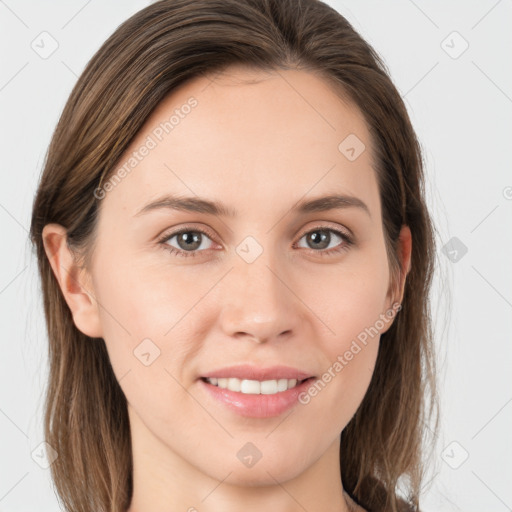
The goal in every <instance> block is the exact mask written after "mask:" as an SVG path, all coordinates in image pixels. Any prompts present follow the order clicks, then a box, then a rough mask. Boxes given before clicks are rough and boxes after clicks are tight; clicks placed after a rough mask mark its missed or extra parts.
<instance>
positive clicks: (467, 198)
mask: <svg viewBox="0 0 512 512" xmlns="http://www.w3.org/2000/svg"><path fill="white" fill-rule="evenodd" d="M149 3H150V2H148V1H145V2H144V1H142V0H128V1H122V2H121V1H103V2H100V1H99V0H88V1H87V0H67V1H64V0H58V1H57V0H51V1H45V2H36V1H34V0H32V1H28V0H20V1H16V0H5V1H3V0H0V47H1V66H0V112H1V117H0V120H1V122H0V130H1V132H0V148H1V153H0V155H1V173H2V174H1V187H0V225H1V235H2V245H1V247H2V249H1V251H0V257H1V264H0V312H1V328H2V339H1V353H0V375H1V386H0V512H33V511H36V510H37V511H39V512H54V511H58V510H59V506H58V502H57V499H56V497H55V494H54V491H53V489H52V483H51V480H50V478H49V471H50V470H49V469H48V468H47V467H45V462H44V461H45V457H44V456H43V451H42V450H41V443H42V442H43V441H44V439H43V434H42V397H43V393H44V388H45V384H46V377H47V365H46V349H47V340H46V333H45V324H44V316H43V312H42V304H41V298H40V291H39V290H40V288H39V280H38V276H37V272H36V270H37V269H36V260H35V257H34V254H33V252H32V249H31V247H30V245H29V243H28V236H27V235H28V228H29V222H30V214H31V207H32V200H33V196H34V192H35V189H36V186H37V181H38V177H39V174H40V172H41V169H42V166H43V163H44V158H45V154H46V150H47V146H48V143H49V141H50V138H51V134H52V132H53V129H54V127H55V125H56V122H57V120H58V118H59V116H60V113H61V111H62V108H63V107H64V104H65V101H66V100H67V97H68V95H69V93H70V92H71V89H72V87H73V85H74V83H75V82H76V80H77V78H78V76H79V75H80V73H81V72H82V70H83V68H84V67H85V65H86V63H87V61H88V60H89V59H90V58H91V57H92V55H93V54H94V52H95V51H96V50H97V49H98V48H99V47H100V46H101V44H102V43H103V42H104V40H105V39H106V38H107V37H108V36H109V35H110V34H111V33H112V32H113V31H114V30H115V29H116V27H117V26H118V25H119V24H120V23H121V22H122V21H124V20H125V19H127V18H128V17H129V16H131V15H132V14H134V13H135V12H136V11H138V10H139V9H141V8H143V7H145V6H147V5H148V4H149ZM327 3H328V4H329V5H331V6H333V7H334V8H336V9H337V10H338V11H339V12H341V13H342V14H343V15H344V16H345V17H346V18H347V19H348V20H349V21H350V22H351V23H352V24H353V25H354V27H355V28H356V30H358V31H359V32H360V33H361V35H362V36H363V37H364V38H366V40H367V41H368V42H369V43H370V44H372V45H373V46H374V48H375V49H376V50H377V51H378V53H379V54H380V55H381V56H382V57H383V59H384V61H385V62H386V64H387V66H388V68H389V71H390V73H391V76H392V78H393V80H394V82H395V84H396V86H397V87H398V89H399V90H400V92H401V94H402V96H403V97H404V98H405V101H406V105H407V108H408V110H409V113H410V116H411V119H412V122H413V124H414V126H415V129H416V131H417V134H418V136H419V139H420V141H421V144H422V147H423V149H424V154H425V161H426V170H427V193H428V201H429V205H430V207H431V210H432V214H433V216H434V221H435V223H436V225H437V230H438V235H437V238H438V245H439V251H438V268H439V271H438V274H437V277H436V282H435V285H434V290H433V297H432V298H433V306H434V307H433V312H434V320H435V324H436V345H437V347H438V354H439V358H438V359H439V371H440V372H439V380H440V393H441V431H440V434H439V436H438V437H437V439H436V445H435V449H434V456H433V464H432V466H431V468H432V469H431V471H430V477H429V479H428V480H430V483H429V482H428V481H427V482H426V484H428V485H426V486H425V489H424V497H423V507H422V508H423V510H424V511H425V512H451V511H459V510H460V511H465V512H481V511H486V512H502V511H506V510H512V486H511V485H510V483H511V482H512V463H511V460H512V440H511V436H510V432H512V428H511V427H512V385H511V378H510V377H511V373H512V372H511V362H512V357H511V356H512V344H511V334H512V322H511V319H512V314H511V313H512V272H511V271H510V267H511V263H512V171H511V169H512V168H511V163H512V157H511V153H510V147H511V142H512V140H511V137H512V73H511V70H512V67H511V65H510V64H511V49H512V31H511V30H510V23H511V21H512V2H511V0H498V1H497V0H482V1H467V0H451V1H449V2H446V1H436V2H427V1H423V0H415V1H412V0H396V1H393V2H391V1H389V0H388V1H377V0H374V1H369V0H365V1H361V0H359V1H356V0H347V1H341V0H339V1H334V0H330V1H328V2H327ZM42 33H43V34H42ZM41 38H45V45H44V46H45V48H46V51H48V52H49V51H51V50H54V51H53V53H52V54H51V55H44V52H43V50H42V49H41V47H42V44H41V43H40V41H41ZM38 41H39V43H38ZM38 45H39V47H38ZM52 45H53V46H54V47H55V49H54V48H53V47H52ZM55 45H58V46H55ZM42 53H43V54H42ZM425 428H426V429H427V428H428V426H425Z"/></svg>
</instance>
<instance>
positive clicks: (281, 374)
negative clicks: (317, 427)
mask: <svg viewBox="0 0 512 512" xmlns="http://www.w3.org/2000/svg"><path fill="white" fill-rule="evenodd" d="M202 377H203V378H206V379H211V378H230V377H232V378H236V379H240V380H260V381H264V380H278V379H297V380H304V379H308V378H309V377H313V375H312V374H311V373H308V372H305V371H302V370H299V369H297V368H293V367H291V366H281V365H279V366H269V367H267V368H261V367H258V366H254V365H250V364H243V365H237V366H228V367H226V368H219V369H218V370H212V371H211V372H208V373H205V374H204V375H202Z"/></svg>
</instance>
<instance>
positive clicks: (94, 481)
mask: <svg viewBox="0 0 512 512" xmlns="http://www.w3.org/2000/svg"><path fill="white" fill-rule="evenodd" d="M31 237H32V241H33V243H34V245H35V246H36V248H37V257H38V262H39V270H40V274H41V278H42V285H43V297H44V307H45V314H46V321H47V326H48V335H49V356H50V376H49V386H48V390H47V397H46V409H45V436H46V441H47V442H48V443H49V444H50V445H51V446H52V448H53V449H55V450H56V452H57V453H58V457H57V458H56V460H55V461H54V462H53V464H52V466H51V471H52V477H53V480H54V482H55V485H56V488H57V491H58V494H59V496H60V498H61V499H62V501H63V504H64V506H65V508H66V510H69V511H71V510H73V511H92V510H94V511H116V512H117V511H123V512H126V511H128V512H140V511H142V510H154V511H160V510H189V511H193V510H197V511H203V510H204V511H216V510H224V511H230V510H241V509H243V510H246V511H247V510H249V511H250V510H256V509H258V510H261V508H262V507H267V508H269V509H271V510H275V511H281V510H282V511H284V510H286V511H288V510H308V511H310V512H314V511H317V510H340V511H349V510H367V511H394V512H396V511H398V510H418V507H419V497H420V487H421V482H422V476H423V473H424V468H425V459H424V455H425V453H424V447H423V446H422V436H423V429H424V422H425V421H427V420H428V419H429V417H430V416H431V415H432V412H433V409H434V406H436V405H437V403H436V392H435V378H434V377H435V370H434V355H433V344H432V334H431V325H430V309H429V308H430V306H429V290H430V283H431V279H432V272H433V258H434V254H435V248H434V237H433V226H432V223H431V220H430V217H429V213H428V211H427V208H426V205H425V199H424V189H423V170H422V160H421V153H420V148H419V144H418V142H417V139H416V136H415V134H414V131H413V128H412V126H411V123H410V120H409V117H408V115H407V112H406V109H405V106H404V104H403V101H402V100H401V98H400V96H399V94H398V93H397V91H396V88H395V87H394V86H393V84H392V83H391V81H390V78H389V76H388V74H387V72H386V70H385V67H384V65H383V63H382V62H381V61H380V59H379V57H378V56H377V55H376V53H375V52H374V51H373V50H372V48H371V47H370V46H369V45H368V44H367V43H366V42H365V41H364V40H363V39H362V38H361V37H360V36H359V35H358V34H357V33H356V32H355V31H354V30H353V28H352V27H351V26H350V24H349V23H348V22H347V21H346V20H345V19H344V18H343V17H342V16H341V15H340V14H339V13H337V12H336V11H335V10H333V9H332V8H330V7H329V6H327V5H326V4H324V3H322V2H319V1H316V0H300V1H298V0H244V1H238V0H237V1H233V0H199V1H191V0H162V1H159V2H156V3H154V4H153V5H151V6H149V7H147V8H145V9H143V10H141V11H140V12H138V13H136V14H135V15H134V16H132V17H131V18H130V19H128V20H127V21H126V22H124V23H123V24H122V25H121V26H120V27H119V28H118V29H117V30H116V31H115V32H114V34H113V35H112V36H111V37H110V38H109V39H108V40H107V41H106V42H105V44H104V45H103V46H102V47H101V48H100V50H99V51H98V52H97V53H96V55H95V56H94V57H93V58H92V59H91V61H90V62H89V64H88V65H87V67H86V69H85V71H84V72H83V74H82V76H81V77H80V79H79V80H78V83H77V84H76V86H75V88H74V90H73V91H72V93H71V96H70V98H69V100H68V102H67V104H66V106H65V108H64V111H63V113H62V116H61V119H60V121H59V123H58V126H57V128H56V131H55V133H54V136H53V139H52V141H51V145H50V148H49V152H48V155H47V160H46V163H45V168H44V171H43V175H42V178H41V182H40V184H39V189H38V191H37V195H36V198H35V202H34V207H33V216H32V225H31ZM316 244H319V245H316ZM162 249H163V250H162ZM428 405H430V407H428Z"/></svg>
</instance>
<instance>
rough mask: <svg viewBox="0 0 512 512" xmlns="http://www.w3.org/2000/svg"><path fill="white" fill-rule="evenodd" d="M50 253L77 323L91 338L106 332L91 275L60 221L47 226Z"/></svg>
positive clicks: (54, 270)
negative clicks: (69, 241) (68, 239)
mask: <svg viewBox="0 0 512 512" xmlns="http://www.w3.org/2000/svg"><path fill="white" fill-rule="evenodd" d="M42 236H43V244H44V249H45V252H46V256H47V258H48V260H49V262H50V265H51V267H52V270H53V273H54V275H55V277H56V279H57V281H58V283H59V286H60V289H61V291H62V294H63V296H64V299H65V300H66V303H67V305H68V307H69V309H70V310H71V314H72V315H73V322H74V323H75V325H76V327H77V328H78V329H79V330H80V331H81V332H83V333H84V334H85V335H87V336H90V337H91V338H101V337H102V336H103V333H102V329H101V323H100V315H99V308H98V306H99V305H98V303H97V301H96V299H95V298H94V295H93V294H92V286H91V278H90V274H89V273H88V272H87V270H86V269H84V268H82V267H81V266H80V265H79V264H78V262H77V261H76V256H75V255H74V254H73V252H72V251H71V250H70V249H69V247H68V246H67V242H66V241H67V233H66V229H65V228H64V227H63V226H61V225H59V224H47V225H46V226H45V227H44V228H43V233H42Z"/></svg>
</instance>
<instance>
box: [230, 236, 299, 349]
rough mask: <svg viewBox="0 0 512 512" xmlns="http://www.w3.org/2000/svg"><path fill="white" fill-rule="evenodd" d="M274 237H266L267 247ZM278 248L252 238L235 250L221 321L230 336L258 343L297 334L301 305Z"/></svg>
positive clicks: (241, 243)
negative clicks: (290, 332) (291, 332)
mask: <svg viewBox="0 0 512 512" xmlns="http://www.w3.org/2000/svg"><path fill="white" fill-rule="evenodd" d="M271 238H272V237H266V238H265V241H266V245H268V244H270V240H271ZM281 261H283V258H280V257H279V255H278V254H277V251H276V249H275V248H274V247H270V246H265V247H264V245H263V243H260V241H259V240H257V239H256V238H255V237H253V236H248V237H246V238H245V239H244V240H242V242H240V244H238V246H237V247H236V248H235V254H234V257H233V267H234V268H233V269H232V271H231V272H230V273H229V276H228V279H227V284H226V286H227V289H226V290H225V293H226V296H227V297H228V299H227V301H226V302H225V303H224V304H223V305H222V308H223V309H222V312H221V321H222V327H223V329H224V330H225V331H226V334H229V335H234V334H238V333H245V334H247V335H249V336H251V337H253V338H254V339H256V340H258V341H265V340H270V339H272V338H274V337H277V336H279V335H281V334H284V333H287V332H289V331H291V330H294V329H295V328H296V327H297V326H296V321H297V319H298V318H299V311H297V309H296V308H297V303H298V301H297V300H296V299H295V297H294V295H293V293H292V291H291V290H290V284H289V283H286V280H287V277H286V276H287V273H286V271H285V269H284V266H283V265H281V264H280V262H281Z"/></svg>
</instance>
